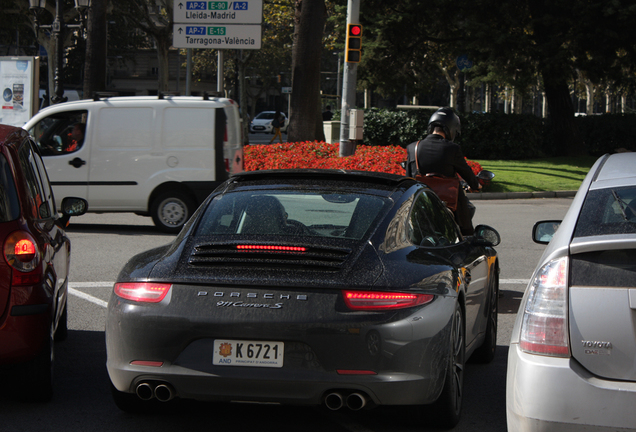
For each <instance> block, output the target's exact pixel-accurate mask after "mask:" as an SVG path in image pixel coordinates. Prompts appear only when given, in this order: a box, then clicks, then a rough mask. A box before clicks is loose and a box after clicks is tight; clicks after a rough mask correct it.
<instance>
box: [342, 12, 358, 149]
mask: <svg viewBox="0 0 636 432" xmlns="http://www.w3.org/2000/svg"><path fill="white" fill-rule="evenodd" d="M359 21H360V0H348V4H347V28H348V26H349V24H358V23H359ZM346 50H347V47H346V46H345V55H346ZM357 77H358V63H351V62H345V64H344V72H343V76H342V106H341V109H340V152H339V156H340V157H343V156H351V155H352V154H354V153H355V152H356V146H355V142H353V141H351V140H349V123H350V120H349V115H350V113H351V109H352V108H355V106H356V82H357Z"/></svg>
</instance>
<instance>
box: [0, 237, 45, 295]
mask: <svg viewBox="0 0 636 432" xmlns="http://www.w3.org/2000/svg"><path fill="white" fill-rule="evenodd" d="M3 250H4V259H5V261H6V262H7V264H9V265H10V266H11V267H12V268H13V269H14V270H15V271H13V272H12V274H13V276H12V281H11V284H12V285H13V286H20V285H34V284H36V283H38V282H40V281H41V280H42V271H41V269H40V262H41V254H40V250H39V249H38V246H37V243H36V242H35V239H34V238H33V237H32V236H31V234H29V233H28V232H26V231H15V232H12V233H11V234H9V236H8V237H7V238H6V240H5V241H4V248H3Z"/></svg>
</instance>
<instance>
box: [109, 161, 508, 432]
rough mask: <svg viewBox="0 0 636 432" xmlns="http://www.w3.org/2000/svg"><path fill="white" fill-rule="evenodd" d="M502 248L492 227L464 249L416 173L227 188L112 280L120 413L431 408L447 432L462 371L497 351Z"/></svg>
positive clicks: (313, 176)
mask: <svg viewBox="0 0 636 432" xmlns="http://www.w3.org/2000/svg"><path fill="white" fill-rule="evenodd" d="M498 243H499V234H498V233H497V232H496V231H495V230H494V229H492V228H490V227H487V226H484V225H480V226H478V227H477V228H476V232H475V235H474V236H471V237H467V238H462V236H461V234H460V233H459V229H458V227H457V225H456V224H455V222H454V220H453V218H452V214H451V213H450V212H449V211H448V210H447V209H446V208H445V207H444V204H443V203H442V202H441V201H440V200H439V199H438V198H437V196H436V195H435V194H434V193H433V192H432V191H430V190H429V189H428V188H427V187H426V186H424V185H423V184H421V183H419V182H417V181H415V180H414V179H411V178H406V177H400V176H396V175H391V174H380V173H368V172H344V171H335V170H325V171H320V170H295V171H284V170H282V171H256V172H248V173H243V174H240V175H238V176H235V177H232V178H231V179H229V180H228V181H226V182H225V183H224V184H222V185H221V186H220V187H219V188H218V189H217V190H216V191H215V192H214V193H213V194H212V195H211V196H210V197H209V198H208V199H207V200H206V201H205V202H204V203H203V204H202V206H201V207H200V208H199V210H198V211H197V212H196V213H195V214H194V215H193V217H192V218H191V220H190V221H189V222H188V224H187V225H186V226H185V227H184V229H183V230H182V232H181V233H180V234H179V236H178V237H177V238H176V239H175V241H174V242H173V243H171V244H169V245H166V246H164V247H161V248H157V249H153V250H150V251H147V252H145V253H142V254H140V255H137V256H135V257H134V258H132V259H131V260H130V261H129V262H128V263H127V264H126V265H125V267H124V268H123V270H122V271H121V273H120V274H119V277H118V280H117V282H116V284H115V286H114V291H113V294H112V296H111V299H110V302H109V304H108V316H107V323H106V348H107V357H108V359H107V368H108V373H109V375H110V379H111V382H112V385H113V386H112V388H113V396H114V399H115V402H116V403H117V405H118V406H119V407H120V408H122V409H124V410H128V411H136V410H143V409H144V408H145V407H147V406H149V405H152V404H157V403H158V402H157V401H161V402H167V401H169V400H171V399H173V398H185V399H197V400H208V401H253V402H276V403H289V404H316V405H317V404H325V405H326V406H327V407H328V408H330V409H334V410H335V409H339V408H342V407H348V408H350V409H354V410H355V409H360V408H363V407H365V406H374V405H432V406H433V407H434V412H435V414H436V417H438V420H439V422H440V423H441V424H444V425H446V426H452V425H454V424H455V423H457V421H458V420H459V413H460V409H461V400H462V384H463V374H464V363H465V361H466V360H467V359H468V358H469V357H470V356H471V355H472V359H474V360H477V361H480V362H488V361H490V360H492V359H493V356H494V352H495V347H496V339H497V297H498V295H497V294H498V273H499V268H498V266H499V264H498V260H497V254H496V252H495V250H494V249H493V246H496V245H497V244H498Z"/></svg>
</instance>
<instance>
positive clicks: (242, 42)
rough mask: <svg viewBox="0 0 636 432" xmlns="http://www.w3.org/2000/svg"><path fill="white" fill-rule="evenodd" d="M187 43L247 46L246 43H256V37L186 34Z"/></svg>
mask: <svg viewBox="0 0 636 432" xmlns="http://www.w3.org/2000/svg"><path fill="white" fill-rule="evenodd" d="M186 43H188V44H192V45H201V46H208V45H228V46H246V45H255V44H256V39H252V38H239V37H229V36H228V37H224V38H210V37H206V38H202V37H198V38H193V37H189V36H186Z"/></svg>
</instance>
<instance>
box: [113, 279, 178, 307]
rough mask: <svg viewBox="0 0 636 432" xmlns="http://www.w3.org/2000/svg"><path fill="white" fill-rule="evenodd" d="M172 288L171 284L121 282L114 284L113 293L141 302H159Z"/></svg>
mask: <svg viewBox="0 0 636 432" xmlns="http://www.w3.org/2000/svg"><path fill="white" fill-rule="evenodd" d="M170 288H172V285H171V284H165V283H153V282H123V283H116V284H115V294H116V295H117V296H119V297H121V298H123V299H126V300H132V301H136V302H142V303H159V302H160V301H161V300H163V299H164V298H165V297H166V295H167V294H168V292H169V291H170Z"/></svg>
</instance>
